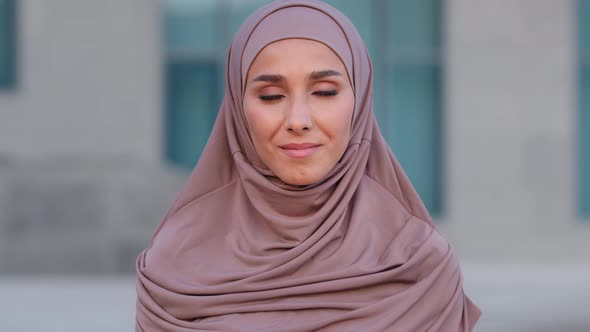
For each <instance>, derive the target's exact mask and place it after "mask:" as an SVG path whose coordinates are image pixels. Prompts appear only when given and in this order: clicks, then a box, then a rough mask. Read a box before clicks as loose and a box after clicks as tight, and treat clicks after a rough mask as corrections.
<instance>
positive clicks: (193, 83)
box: [163, 0, 226, 168]
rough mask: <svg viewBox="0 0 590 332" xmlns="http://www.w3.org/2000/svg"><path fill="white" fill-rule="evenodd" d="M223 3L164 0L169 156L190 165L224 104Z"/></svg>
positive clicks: (205, 140) (166, 128) (197, 155)
mask: <svg viewBox="0 0 590 332" xmlns="http://www.w3.org/2000/svg"><path fill="white" fill-rule="evenodd" d="M219 4H220V1H216V0H200V1H194V0H167V1H166V2H164V8H163V13H164V45H165V55H164V58H165V59H164V61H165V64H164V69H165V78H166V81H165V83H166V86H165V94H166V95H165V107H166V110H165V117H164V118H165V121H166V124H165V135H166V142H165V144H164V146H165V156H166V158H167V160H168V161H170V162H172V163H173V164H176V165H179V166H182V167H186V168H192V167H194V166H195V164H196V162H197V161H198V159H199V156H200V154H201V152H202V150H203V148H204V147H205V144H206V143H207V139H208V137H209V133H210V131H211V128H213V122H214V121H215V117H216V115H217V110H218V108H219V105H220V103H221V101H220V100H221V91H223V83H222V82H220V80H221V79H222V72H221V70H220V68H223V62H224V61H225V56H224V54H223V53H224V52H225V48H226V45H222V42H223V38H224V28H223V24H224V22H220V20H221V18H222V14H223V12H222V7H220V5H219Z"/></svg>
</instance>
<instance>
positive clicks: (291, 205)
mask: <svg viewBox="0 0 590 332" xmlns="http://www.w3.org/2000/svg"><path fill="white" fill-rule="evenodd" d="M287 38H304V39H310V40H314V41H318V42H321V43H323V44H325V45H327V46H328V47H329V48H331V49H332V50H333V51H334V52H335V53H336V54H337V55H338V56H339V57H340V59H341V60H342V62H343V63H344V65H345V67H346V69H347V73H348V76H349V79H350V82H351V84H352V88H353V91H354V95H355V107H354V115H353V121H352V128H351V136H350V137H351V138H350V142H349V144H348V147H347V149H346V151H345V152H344V155H343V156H342V158H341V159H340V161H339V162H338V163H337V164H336V166H335V167H334V168H333V169H332V171H331V172H330V173H329V174H328V175H326V177H325V178H324V179H323V180H321V181H319V182H318V183H314V184H312V185H308V186H292V185H289V184H286V183H284V182H282V181H281V180H280V179H278V178H277V177H276V176H274V175H273V174H272V172H271V171H270V170H269V169H268V168H266V167H265V166H264V164H263V163H262V162H261V160H260V158H259V157H258V156H257V154H256V151H255V150H254V146H253V142H252V140H251V138H250V135H249V132H248V126H247V124H246V120H245V116H244V110H243V107H242V100H243V93H244V88H245V82H246V81H245V78H246V74H247V72H248V69H249V66H250V65H251V64H252V62H253V61H254V58H255V57H256V55H257V54H258V53H259V52H260V51H261V50H262V49H263V48H264V47H265V46H266V45H268V44H270V43H272V42H275V41H278V40H282V39H287ZM372 75H373V73H372V65H371V61H370V58H369V55H368V52H367V49H366V47H365V46H364V44H363V42H362V40H361V38H360V36H359V34H358V32H357V31H356V29H355V28H354V26H353V25H352V23H351V22H350V21H349V20H348V19H347V18H346V17H345V16H344V15H342V14H341V13H340V12H338V11H336V10H335V9H334V8H332V7H330V6H328V5H326V4H323V3H321V2H319V1H313V0H309V1H305V0H285V1H275V2H273V3H270V4H268V5H266V6H264V7H262V8H260V9H259V10H258V11H256V12H255V13H254V14H252V15H251V16H250V17H249V18H248V19H247V20H246V21H245V22H244V24H243V25H242V26H241V28H240V30H239V31H238V32H237V33H236V35H235V37H234V39H233V40H232V43H231V45H230V48H229V51H228V58H227V83H226V91H225V97H224V99H223V102H222V105H221V108H220V110H219V114H218V116H217V120H216V122H215V125H214V128H213V131H212V133H211V136H210V138H209V141H208V143H207V146H206V148H205V150H204V152H203V154H202V155H201V158H200V161H199V163H198V164H197V166H196V168H195V169H194V171H193V173H192V174H191V176H190V177H189V179H188V182H187V183H186V185H185V186H184V188H183V189H182V191H181V192H180V193H179V195H178V196H177V198H176V200H175V201H174V203H173V204H172V206H171V207H170V209H169V210H168V212H167V213H166V215H165V216H164V218H163V220H162V222H161V224H160V225H159V227H158V228H157V230H156V232H155V234H154V236H153V237H152V240H151V242H150V244H149V246H148V248H147V249H145V250H144V251H143V252H142V253H141V254H140V255H139V257H138V259H137V277H138V279H137V295H138V299H137V320H136V330H137V331H145V332H152V331H170V332H177V331H178V332H180V331H182V332H192V331H228V332H229V331H257V332H262V331H268V332H270V331H272V332H278V331H284V332H287V331H288V332H307V331H318V330H320V331H339V332H340V331H400V332H406V331H443V332H445V331H471V330H472V329H473V326H474V325H475V323H476V321H477V320H478V318H479V315H480V311H479V309H478V308H477V307H476V306H475V305H474V304H473V303H472V302H471V301H470V300H469V299H468V298H467V296H466V295H465V294H464V293H463V287H462V277H461V271H460V269H459V264H458V260H457V257H456V256H455V255H454V254H453V252H452V250H451V248H450V246H449V244H448V243H447V242H446V241H445V240H444V239H443V238H442V237H441V235H440V234H439V233H438V232H437V230H436V229H435V227H434V225H433V223H432V221H431V218H430V216H429V214H428V212H427V211H426V209H425V208H424V206H423V204H422V202H421V200H420V198H419V197H418V195H417V193H416V192H415V190H414V188H413V187H412V185H411V183H410V181H409V180H408V178H407V176H406V175H405V173H404V172H403V170H402V168H401V166H400V164H399V163H398V161H397V160H396V158H395V157H394V155H393V153H392V152H391V150H390V149H389V147H388V146H387V144H386V142H385V140H384V138H383V136H382V135H381V133H380V131H379V128H378V126H377V122H376V121H375V116H374V113H373V96H372Z"/></svg>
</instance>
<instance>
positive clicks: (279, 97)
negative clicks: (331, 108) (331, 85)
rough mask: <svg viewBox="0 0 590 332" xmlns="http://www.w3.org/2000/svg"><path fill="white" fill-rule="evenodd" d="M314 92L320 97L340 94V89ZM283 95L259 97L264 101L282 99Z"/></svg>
mask: <svg viewBox="0 0 590 332" xmlns="http://www.w3.org/2000/svg"><path fill="white" fill-rule="evenodd" d="M313 94H314V95H316V96H319V97H333V96H335V95H337V94H338V91H336V90H330V91H316V92H314V93H313ZM283 97H284V96H283V95H262V96H259V97H258V98H259V99H260V100H263V101H275V100H279V99H282V98H283Z"/></svg>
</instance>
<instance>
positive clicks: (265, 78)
mask: <svg viewBox="0 0 590 332" xmlns="http://www.w3.org/2000/svg"><path fill="white" fill-rule="evenodd" d="M284 80H285V77H284V76H283V75H279V74H262V75H258V76H256V77H255V78H254V79H253V80H252V82H268V83H279V82H282V81H284Z"/></svg>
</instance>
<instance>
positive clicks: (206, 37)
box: [0, 0, 590, 273]
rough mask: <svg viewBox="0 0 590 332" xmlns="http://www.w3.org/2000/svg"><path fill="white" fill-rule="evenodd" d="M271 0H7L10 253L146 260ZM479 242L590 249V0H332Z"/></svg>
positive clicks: (423, 162) (388, 103) (3, 89)
mask: <svg viewBox="0 0 590 332" xmlns="http://www.w3.org/2000/svg"><path fill="white" fill-rule="evenodd" d="M266 2H268V1H265V0H167V1H157V0H148V1H146V0H128V1H120V0H101V1H90V0H86V1H81V0H52V1H36V0H20V1H19V0H0V273H19V272H32V273H37V272H87V273H96V272H104V273H110V272H131V271H133V270H134V265H133V264H134V258H135V256H136V255H137V253H138V252H139V250H140V249H142V248H143V247H144V246H145V245H146V244H147V241H148V239H149V237H150V235H151V233H152V232H153V230H154V229H155V227H156V226H157V224H158V222H159V221H160V218H161V217H162V215H163V214H164V212H165V210H166V208H167V207H168V205H169V204H170V202H171V200H172V199H173V198H174V195H175V194H176V192H177V191H178V190H179V189H180V186H181V185H182V183H183V181H184V179H185V178H186V176H187V174H188V172H189V171H190V169H191V168H192V167H193V166H194V164H195V162H196V161H197V160H198V157H199V154H200V151H201V150H202V148H203V146H204V144H205V143H206V140H207V137H208V135H209V130H210V129H211V126H212V124H213V121H214V120H215V117H216V113H217V109H218V107H219V103H220V100H221V98H222V96H223V93H224V70H225V68H224V64H225V60H226V50H227V46H228V43H229V41H230V39H231V36H232V35H233V33H234V32H235V31H236V30H237V29H238V27H239V25H240V24H241V22H242V21H243V20H244V18H245V17H247V15H248V14H249V13H251V12H252V11H253V10H254V9H255V8H257V7H259V6H260V5H262V4H264V3H266ZM326 2H328V3H329V4H332V5H334V6H335V7H337V8H339V9H340V10H342V11H343V12H344V13H345V14H346V15H348V16H349V17H350V18H351V20H352V21H353V23H355V25H356V26H357V28H358V29H359V31H360V33H361V35H362V36H363V38H364V40H365V42H366V44H367V46H368V48H369V51H370V53H371V56H372V59H373V62H374V65H375V77H374V82H375V111H376V114H377V118H378V120H379V125H380V126H381V129H382V131H383V132H384V135H385V136H386V138H387V139H388V141H389V143H390V145H391V147H392V149H393V151H394V153H395V154H396V156H397V157H398V158H399V159H400V161H401V163H402V165H403V166H404V168H405V169H406V171H407V173H408V174H409V176H410V178H411V179H412V181H413V183H414V185H415V186H416V188H417V189H418V191H419V193H420V195H421V197H422V198H423V200H424V202H425V203H426V205H427V207H428V208H429V210H430V211H431V213H432V214H433V215H434V216H435V219H436V221H437V223H438V224H439V225H440V228H441V230H442V232H443V233H444V234H445V235H446V237H447V238H448V239H449V240H450V242H451V243H452V244H453V245H454V247H455V248H456V250H457V251H458V253H459V255H460V256H461V258H462V259H464V260H468V261H483V262H491V261H502V262H506V261H511V262H517V263H518V262H558V261H559V262H564V261H565V262H572V263H584V262H585V263H587V262H588V261H590V249H589V247H590V246H589V245H588V240H589V239H590V237H589V236H590V0H563V1H553V0H518V1H512V0H502V1H491V0H478V1H469V0H447V1H443V0H440V1H437V0H392V1H386V0H371V1H362V2H361V1H354V0H331V1H326Z"/></svg>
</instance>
